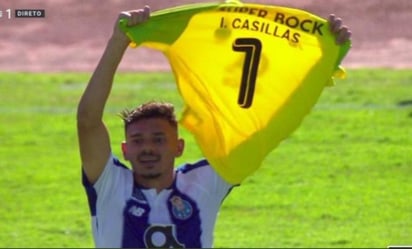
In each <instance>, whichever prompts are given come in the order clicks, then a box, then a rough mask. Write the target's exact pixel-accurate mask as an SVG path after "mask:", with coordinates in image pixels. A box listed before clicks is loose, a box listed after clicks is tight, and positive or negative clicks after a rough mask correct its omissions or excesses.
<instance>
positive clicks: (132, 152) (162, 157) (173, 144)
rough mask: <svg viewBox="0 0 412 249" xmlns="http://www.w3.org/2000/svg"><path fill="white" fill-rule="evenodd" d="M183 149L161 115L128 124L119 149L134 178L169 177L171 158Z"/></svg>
mask: <svg viewBox="0 0 412 249" xmlns="http://www.w3.org/2000/svg"><path fill="white" fill-rule="evenodd" d="M182 152H183V140H181V139H178V135H177V129H176V128H175V127H173V126H172V125H171V124H170V123H169V122H168V121H167V120H165V119H162V118H149V119H144V120H140V121H137V122H134V123H132V124H130V125H129V126H128V127H127V130H126V142H125V143H124V144H123V153H124V157H125V159H126V160H128V161H130V163H131V164H132V166H133V170H134V172H135V175H136V176H137V177H138V179H139V178H140V179H142V180H145V181H150V180H159V179H162V178H165V179H170V177H172V178H173V168H174V160H175V158H176V157H178V156H180V155H181V154H182Z"/></svg>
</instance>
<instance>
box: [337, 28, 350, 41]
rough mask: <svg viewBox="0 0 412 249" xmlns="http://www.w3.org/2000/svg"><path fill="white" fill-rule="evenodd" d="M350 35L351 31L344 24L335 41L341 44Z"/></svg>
mask: <svg viewBox="0 0 412 249" xmlns="http://www.w3.org/2000/svg"><path fill="white" fill-rule="evenodd" d="M351 36H352V32H351V31H350V30H349V28H348V27H346V26H342V27H341V28H340V30H339V33H338V36H337V38H336V43H338V44H343V43H345V42H346V41H348V40H350V37H351Z"/></svg>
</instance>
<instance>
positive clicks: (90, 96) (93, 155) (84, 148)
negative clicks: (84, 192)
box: [77, 6, 150, 183]
mask: <svg viewBox="0 0 412 249" xmlns="http://www.w3.org/2000/svg"><path fill="white" fill-rule="evenodd" d="M149 15H150V9H149V7H148V6H146V7H145V8H143V9H139V10H133V11H127V12H122V13H121V14H120V15H119V17H118V20H117V21H116V23H115V24H114V30H113V34H112V36H111V37H110V39H109V41H108V43H107V45H106V48H105V50H104V53H103V55H102V57H101V58H100V61H99V63H98V65H97V67H96V69H95V71H94V72H93V75H92V77H91V78H90V81H89V83H88V85H87V87H86V90H85V91H84V93H83V96H82V97H81V100H80V102H79V105H78V109H77V130H78V139H79V147H80V157H81V162H82V167H83V169H84V172H85V174H86V176H87V178H88V180H89V181H90V182H91V183H94V182H96V180H97V179H98V177H99V176H100V174H101V173H102V171H103V168H104V165H105V164H106V162H107V160H108V159H109V156H110V153H111V149H110V140H109V134H108V131H107V129H106V127H105V125H104V123H103V121H102V118H103V111H104V107H105V104H106V101H107V98H108V96H109V94H110V91H111V88H112V83H113V78H114V75H115V73H116V70H117V67H118V65H119V64H120V61H121V59H122V57H123V54H124V52H125V50H126V48H127V46H128V45H129V43H130V40H129V38H128V37H127V36H126V35H125V34H124V33H123V32H122V31H121V30H120V29H119V27H118V21H119V19H120V18H126V19H127V20H128V25H130V26H132V25H138V24H139V23H142V22H144V21H146V20H147V19H148V18H149Z"/></svg>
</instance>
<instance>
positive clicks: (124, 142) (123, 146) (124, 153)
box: [121, 141, 127, 160]
mask: <svg viewBox="0 0 412 249" xmlns="http://www.w3.org/2000/svg"><path fill="white" fill-rule="evenodd" d="M121 146H122V152H123V158H124V159H125V160H127V144H126V141H123V142H122V144H121Z"/></svg>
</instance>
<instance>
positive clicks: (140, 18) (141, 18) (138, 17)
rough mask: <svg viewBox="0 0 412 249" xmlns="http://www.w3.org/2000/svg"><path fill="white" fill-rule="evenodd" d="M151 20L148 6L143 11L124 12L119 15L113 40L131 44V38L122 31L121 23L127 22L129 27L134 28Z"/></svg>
mask: <svg viewBox="0 0 412 249" xmlns="http://www.w3.org/2000/svg"><path fill="white" fill-rule="evenodd" d="M149 18H150V7H149V6H148V5H146V6H145V7H144V8H143V9H136V10H129V11H123V12H121V13H120V14H119V16H118V18H117V20H116V23H115V25H114V30H113V35H112V38H114V39H118V40H119V41H121V42H124V43H127V44H129V43H130V39H129V37H127V35H126V34H125V33H124V32H123V31H121V30H120V27H119V21H120V20H121V19H124V20H126V21H127V26H129V27H132V26H136V25H139V24H141V23H143V22H146V21H147V20H148V19H149Z"/></svg>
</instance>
